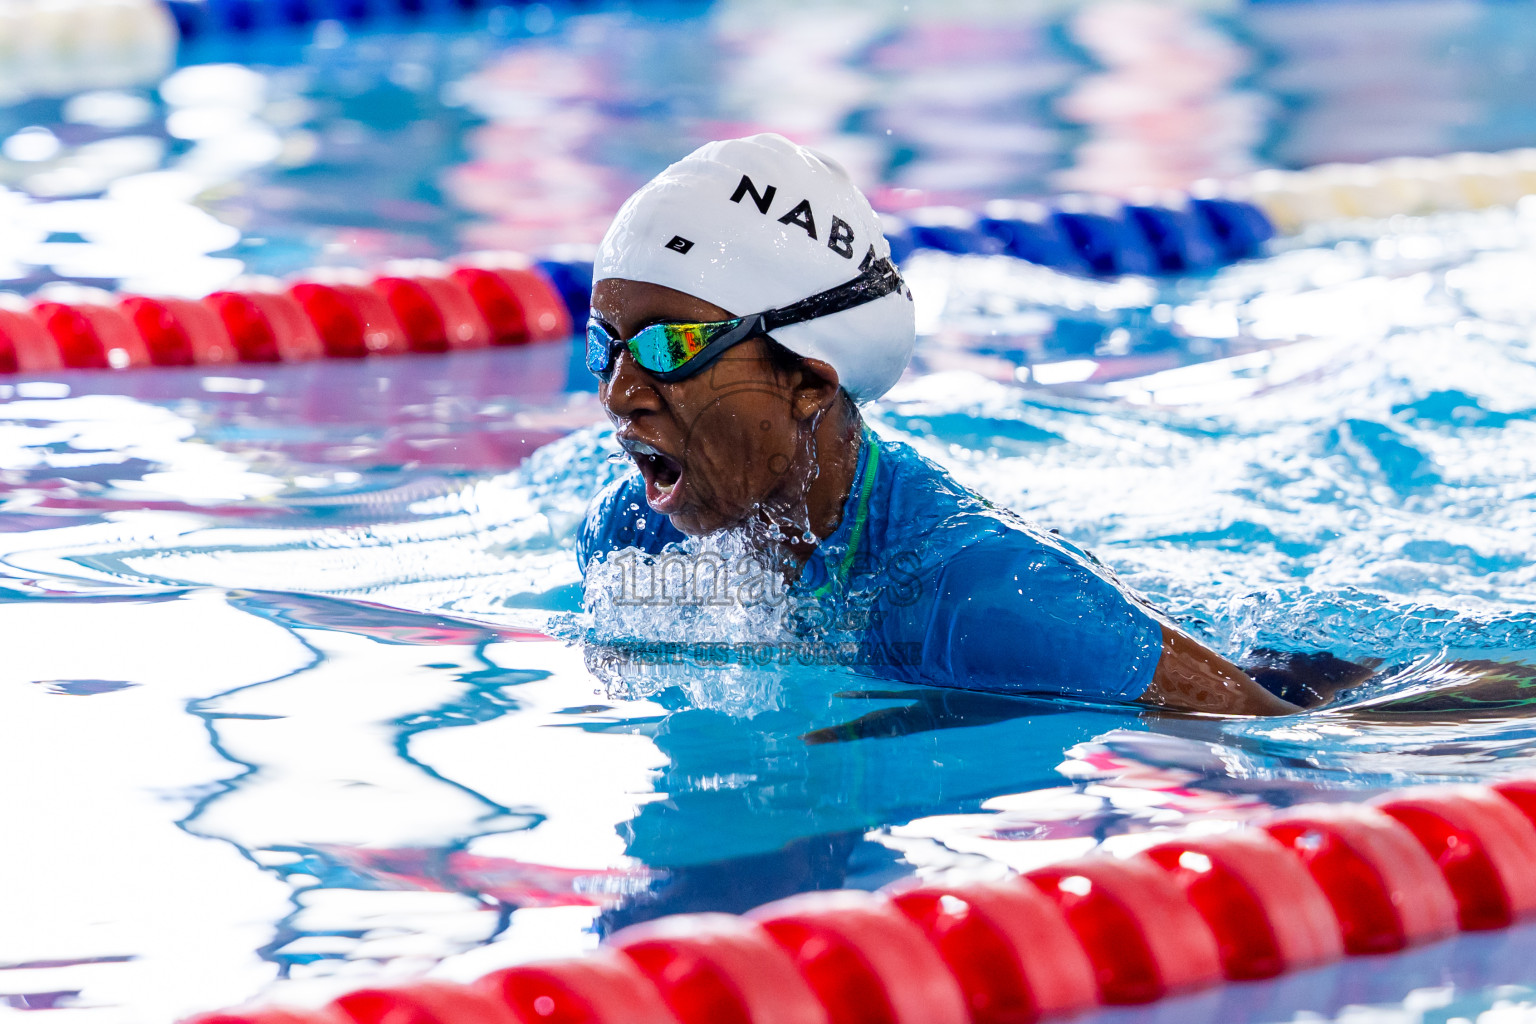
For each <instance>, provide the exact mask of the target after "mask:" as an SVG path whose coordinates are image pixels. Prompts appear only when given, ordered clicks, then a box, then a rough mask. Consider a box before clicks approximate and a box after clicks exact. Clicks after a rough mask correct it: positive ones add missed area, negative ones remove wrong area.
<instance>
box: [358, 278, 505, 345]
mask: <svg viewBox="0 0 1536 1024" xmlns="http://www.w3.org/2000/svg"><path fill="white" fill-rule="evenodd" d="M369 287H371V288H372V289H373V290H374V291H375V292H377V293H378V295H379V297H380V298H382V299H383V300H384V302H385V304H386V305H387V306H388V307H389V309H390V312H391V313H393V314H394V316H395V319H396V320H397V321H398V322H399V324H400V327H401V329H402V330H403V331H404V332H405V336H406V341H407V343H408V344H409V345H410V349H411V351H412V352H448V351H450V350H454V351H457V350H461V349H471V348H484V347H485V346H487V345H489V344H490V343H491V329H490V327H489V326H487V325H486V322H485V317H484V316H483V315H482V314H481V313H480V310H479V309H478V308H477V307H476V305H475V300H474V298H473V296H471V295H470V294H469V289H468V288H465V287H464V285H463V284H462V283H460V282H459V281H457V280H454V279H453V278H451V277H430V276H422V277H380V278H378V279H376V280H375V281H374V282H373V283H372V284H371V285H370V286H369Z"/></svg>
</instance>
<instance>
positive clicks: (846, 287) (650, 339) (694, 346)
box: [587, 249, 905, 382]
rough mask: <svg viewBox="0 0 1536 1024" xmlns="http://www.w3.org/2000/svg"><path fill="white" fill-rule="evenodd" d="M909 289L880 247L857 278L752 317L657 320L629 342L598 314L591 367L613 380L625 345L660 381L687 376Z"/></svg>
mask: <svg viewBox="0 0 1536 1024" xmlns="http://www.w3.org/2000/svg"><path fill="white" fill-rule="evenodd" d="M904 287H905V286H904V285H903V283H902V280H901V274H900V273H898V272H897V270H896V267H895V265H894V264H893V263H891V261H890V260H889V259H887V258H882V259H875V251H874V249H870V251H869V255H868V256H866V257H864V263H863V265H861V266H860V268H859V276H858V277H856V278H854V279H853V280H851V281H845V282H844V283H842V284H840V285H838V286H837V287H836V288H829V289H827V290H826V291H824V292H818V293H817V294H815V295H812V296H811V297H810V298H807V299H801V300H800V301H799V302H795V303H791V304H790V305H788V306H781V307H779V308H778V309H769V310H765V311H763V312H761V313H753V314H752V315H751V316H739V317H736V318H734V319H731V320H718V321H715V322H713V323H703V324H688V323H668V324H652V325H651V326H649V327H647V328H645V329H643V330H641V331H637V332H636V333H635V336H634V337H633V338H630V339H629V340H628V341H620V340H619V339H618V338H615V337H614V336H613V334H612V333H611V332H610V331H609V330H608V325H607V324H605V323H603V322H602V321H601V320H598V319H597V318H596V317H594V318H592V319H590V320H588V321H587V369H589V370H591V371H592V372H593V373H595V374H596V375H597V376H598V377H600V378H602V379H603V380H607V379H608V375H609V374H610V373H612V372H613V360H614V351H615V349H617V348H618V347H619V346H621V345H622V346H624V347H625V348H628V349H629V354H630V355H631V356H632V357H633V358H634V360H635V363H636V365H638V366H639V367H640V368H641V369H642V370H645V371H646V372H647V373H649V374H650V375H651V376H653V377H655V378H656V379H657V380H660V381H666V382H671V381H677V380H683V379H685V378H687V377H691V376H693V375H694V374H696V373H698V372H699V371H701V370H703V369H704V368H705V367H707V366H708V365H709V364H710V363H712V362H714V361H715V360H716V359H717V358H719V356H720V354H721V353H722V352H724V351H725V350H726V349H728V348H730V347H731V346H732V345H736V344H739V343H740V342H743V341H746V340H747V339H748V338H755V337H757V336H758V335H761V334H767V333H768V332H770V331H774V330H777V329H778V328H780V327H788V326H789V325H790V324H799V323H804V322H805V321H807V320H814V319H816V318H817V317H823V316H830V315H831V314H833V313H841V312H842V311H843V310H845V309H853V308H854V307H855V306H862V305H864V303H866V302H873V301H874V300H876V299H879V298H883V297H885V296H887V295H889V294H891V293H892V292H894V291H897V290H900V289H902V288H904Z"/></svg>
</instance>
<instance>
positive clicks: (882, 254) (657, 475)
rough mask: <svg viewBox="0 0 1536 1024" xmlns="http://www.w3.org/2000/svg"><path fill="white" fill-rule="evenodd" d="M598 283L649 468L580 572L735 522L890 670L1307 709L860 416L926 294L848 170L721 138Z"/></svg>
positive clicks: (599, 523) (621, 397)
mask: <svg viewBox="0 0 1536 1024" xmlns="http://www.w3.org/2000/svg"><path fill="white" fill-rule="evenodd" d="M594 282H595V283H594V286H593V291H592V313H591V320H590V322H589V325H588V328H587V339H586V359H587V365H588V368H589V369H591V370H592V372H593V373H595V374H596V375H597V376H598V378H599V380H600V388H599V397H600V399H601V401H602V404H603V407H604V409H605V410H606V411H607V414H608V416H609V418H610V419H611V420H612V422H613V425H614V428H615V430H616V432H617V437H618V441H619V444H620V445H622V446H623V448H624V450H625V452H626V453H628V455H629V456H630V457H631V458H632V459H633V460H634V462H635V470H634V471H633V472H631V473H629V474H628V475H626V476H624V477H623V478H621V479H619V480H617V481H615V482H614V483H613V484H612V485H610V486H609V487H608V488H607V489H605V490H604V491H603V492H602V493H601V494H600V495H599V496H598V497H597V499H596V500H595V501H594V502H593V505H592V507H591V508H590V509H589V511H588V513H587V517H586V521H585V523H584V524H583V526H582V529H581V532H580V535H579V538H578V544H577V553H578V557H579V558H580V560H581V564H582V568H583V572H586V571H587V567H588V564H589V562H590V560H591V559H592V558H594V557H598V556H604V557H606V556H607V555H608V554H611V553H614V552H617V551H619V550H621V549H625V548H639V549H640V550H642V551H645V552H649V553H652V554H660V553H661V552H662V551H663V549H664V548H665V547H666V546H667V545H669V544H674V543H679V542H682V541H683V540H684V539H685V538H686V537H697V536H701V535H704V534H709V533H712V532H714V531H718V530H722V529H727V528H731V529H740V530H744V531H746V533H747V534H748V535H750V536H752V537H753V538H754V539H755V541H756V543H757V545H758V546H759V547H760V548H761V549H762V551H763V552H764V554H765V556H767V557H769V558H771V559H773V560H774V561H775V563H776V564H777V565H778V566H779V567H780V569H781V570H782V571H783V572H784V573H785V575H786V577H787V578H788V579H790V580H791V581H792V586H793V587H794V588H796V591H795V592H796V593H799V594H802V595H815V596H816V597H818V598H821V599H822V603H826V604H827V605H828V606H829V607H842V606H854V605H857V606H858V608H859V614H858V615H857V616H852V617H849V618H848V621H854V622H856V624H857V630H858V635H859V636H860V643H861V647H862V649H863V650H866V651H868V652H872V654H873V656H871V657H869V658H868V659H866V660H865V662H864V664H865V665H866V666H867V667H868V668H869V669H871V670H873V671H874V672H876V673H877V674H879V675H882V676H887V677H891V678H897V679H902V680H905V681H908V682H913V683H922V684H927V685H929V686H944V687H959V688H963V689H970V690H982V691H988V692H993V693H1005V694H1021V695H1023V694H1028V695H1035V696H1042V695H1043V696H1058V697H1070V698H1074V699H1080V700H1092V701H1109V702H1127V703H1128V702H1140V703H1142V704H1147V705H1152V706H1155V707H1159V708H1166V709H1174V710H1182V711H1200V712H1212V713H1218V714H1227V715H1283V714H1287V713H1291V712H1294V711H1297V710H1298V707H1297V705H1295V704H1292V703H1290V702H1289V701H1286V700H1283V699H1281V698H1280V697H1278V696H1276V695H1275V694H1274V693H1272V692H1271V691H1270V690H1268V689H1266V688H1265V687H1264V686H1262V685H1260V683H1259V682H1257V681H1255V679H1254V678H1253V677H1252V676H1250V675H1249V674H1248V673H1246V672H1244V671H1243V670H1242V669H1241V668H1239V667H1238V666H1237V665H1236V664H1234V663H1233V662H1231V661H1229V660H1228V659H1226V658H1224V657H1222V656H1221V655H1219V654H1217V653H1215V652H1214V651H1212V650H1210V649H1209V648H1207V647H1205V646H1204V645H1203V644H1201V643H1200V642H1199V641H1198V640H1196V639H1194V638H1193V637H1191V636H1190V635H1189V634H1188V633H1186V632H1184V631H1183V630H1181V629H1179V628H1178V627H1177V626H1176V625H1174V624H1173V623H1171V622H1170V621H1169V620H1168V619H1166V618H1165V617H1163V616H1162V615H1160V614H1159V613H1158V612H1157V611H1156V610H1155V609H1153V608H1151V607H1150V606H1149V605H1148V604H1147V603H1146V602H1145V601H1144V600H1143V599H1141V598H1140V597H1138V596H1136V595H1135V594H1133V593H1131V592H1130V591H1129V590H1128V589H1127V588H1126V587H1124V586H1123V585H1122V584H1121V583H1120V582H1119V581H1118V580H1116V578H1115V577H1114V575H1113V573H1111V572H1110V571H1109V570H1108V569H1107V568H1106V567H1105V566H1103V565H1102V564H1101V563H1099V561H1098V560H1097V559H1096V558H1094V557H1093V556H1092V555H1091V554H1089V553H1087V552H1085V551H1083V550H1082V549H1080V548H1078V547H1076V546H1075V545H1073V544H1071V543H1069V542H1068V541H1066V540H1064V539H1062V538H1061V537H1059V536H1056V535H1055V534H1053V533H1049V532H1046V531H1043V530H1040V529H1037V528H1036V527H1034V526H1032V525H1030V524H1029V523H1027V522H1025V521H1024V520H1023V519H1021V518H1020V517H1018V516H1016V515H1014V514H1013V513H1011V512H1009V511H1007V510H1005V509H1001V508H998V507H996V506H994V505H993V504H991V503H990V502H988V501H986V500H985V499H983V498H981V497H979V496H978V495H975V494H973V493H971V492H970V491H968V490H966V489H965V488H964V487H962V486H961V485H960V484H958V483H957V482H956V481H955V480H953V479H952V478H951V477H950V476H949V475H948V474H946V473H945V472H944V471H943V470H942V469H940V468H939V467H938V466H936V465H934V464H933V463H931V462H929V461H928V460H926V459H924V458H923V457H921V456H920V455H918V454H917V453H916V452H915V451H913V450H912V449H911V448H910V447H908V446H907V445H904V444H900V443H897V442H892V441H886V440H882V439H881V438H879V437H878V436H877V435H876V434H875V433H874V431H873V430H871V429H870V427H869V426H868V424H866V423H865V422H864V420H863V418H862V416H861V415H860V412H859V405H860V403H863V402H868V401H871V400H873V399H876V398H879V397H880V396H881V395H883V394H885V392H886V391H887V390H888V389H889V388H890V387H891V386H892V385H893V384H895V383H896V380H897V378H899V377H900V376H901V373H902V371H903V370H904V369H905V368H906V365H907V361H908V360H909V358H910V357H911V355H912V349H913V345H914V342H915V331H914V320H913V312H912V298H911V294H910V292H909V291H908V290H907V288H906V286H905V284H904V283H903V282H902V280H901V277H900V274H899V273H898V271H897V269H896V267H895V266H894V265H892V263H891V260H890V249H889V246H888V244H887V243H886V241H885V239H884V237H883V235H882V234H881V230H880V221H879V218H878V216H877V215H876V214H875V213H874V211H873V210H872V209H871V208H870V205H869V202H868V201H867V200H866V199H865V198H864V196H863V194H862V193H860V192H859V190H858V189H857V188H856V187H855V186H854V184H853V183H852V181H851V180H850V179H849V177H848V175H847V173H846V172H845V171H844V170H843V169H842V168H841V167H839V166H838V165H837V164H836V163H834V162H833V161H831V160H829V159H827V158H825V157H822V156H820V155H818V154H817V153H815V152H813V151H812V150H809V149H806V148H803V147H800V146H797V145H795V144H793V143H791V142H790V141H788V140H787V139H784V138H782V137H780V136H778V135H756V136H752V137H750V138H745V139H735V140H731V141H724V142H714V143H710V144H708V145H706V146H703V147H702V148H700V149H698V150H697V151H695V152H694V153H692V154H691V155H689V156H688V157H687V158H685V159H684V160H682V161H680V162H678V163H676V164H673V165H672V166H671V167H669V168H667V169H666V170H665V171H663V172H662V173H661V174H660V175H658V176H657V177H656V178H655V179H653V180H652V181H651V182H650V183H649V184H647V185H645V186H644V187H643V188H641V189H640V191H638V192H637V193H635V194H634V195H633V196H632V197H630V199H629V200H628V201H627V202H626V203H625V204H624V206H623V208H622V209H621V210H620V211H619V213H618V215H617V217H616V218H615V220H614V222H613V225H612V226H611V227H610V228H609V230H608V233H607V235H606V237H604V239H603V242H602V245H601V247H600V249H599V253H598V258H597V262H596V267H595V274H594ZM658 513H659V514H658ZM1270 671H1271V674H1275V672H1276V670H1275V669H1274V667H1273V666H1270ZM1353 681H1358V680H1353Z"/></svg>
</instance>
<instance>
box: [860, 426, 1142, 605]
mask: <svg viewBox="0 0 1536 1024" xmlns="http://www.w3.org/2000/svg"><path fill="white" fill-rule="evenodd" d="M876 442H877V443H878V444H879V446H880V456H879V458H880V462H879V466H878V469H877V472H876V476H877V481H876V485H875V488H874V497H875V501H874V502H872V503H871V510H870V512H871V520H872V521H873V522H872V525H873V526H875V527H876V529H875V531H874V532H878V533H880V534H883V535H884V537H885V539H886V541H887V544H883V545H881V546H882V547H884V546H893V545H894V546H899V545H901V544H902V543H903V542H906V543H911V542H913V541H917V540H921V542H922V546H923V547H925V548H929V549H938V550H935V551H933V553H934V554H937V553H938V551H940V550H941V551H946V552H948V554H949V555H953V554H954V553H956V552H958V551H959V550H961V549H971V548H977V547H980V548H982V549H984V550H991V551H993V552H994V553H996V554H998V555H1002V554H1004V553H1005V552H1007V553H1010V554H1021V555H1025V556H1028V555H1031V554H1033V553H1042V552H1050V553H1052V554H1055V555H1057V556H1059V557H1065V558H1066V559H1068V560H1071V561H1075V562H1080V563H1081V564H1083V565H1084V566H1085V567H1089V568H1090V571H1092V572H1095V573H1097V574H1099V575H1105V576H1109V575H1111V574H1109V573H1108V570H1107V569H1106V568H1105V567H1104V565H1103V563H1101V562H1100V561H1099V560H1098V558H1096V557H1095V556H1094V555H1093V553H1092V552H1090V551H1088V550H1086V549H1084V548H1082V547H1079V546H1078V545H1077V544H1074V543H1073V542H1072V541H1070V540H1068V539H1067V538H1065V537H1063V536H1062V535H1061V534H1060V533H1059V532H1057V531H1055V530H1047V529H1045V528H1044V527H1042V526H1040V525H1038V524H1036V523H1034V522H1031V521H1030V520H1028V519H1026V518H1025V517H1024V516H1022V515H1020V514H1019V513H1017V512H1015V511H1014V510H1012V509H1010V508H1006V507H1004V506H1002V505H999V504H997V503H996V502H994V501H991V500H990V499H988V498H985V497H983V496H982V495H980V494H977V493H976V492H975V491H973V490H971V489H970V488H968V487H966V486H965V485H964V484H962V483H960V482H959V481H958V480H956V479H955V478H954V477H953V476H952V475H950V473H949V471H948V470H946V469H944V468H943V467H942V466H940V465H938V464H937V463H935V462H933V461H932V460H931V459H928V458H927V457H925V456H924V455H922V454H920V453H919V452H918V451H917V450H916V449H915V448H913V447H912V446H911V445H908V444H905V443H903V442H900V441H887V440H884V439H880V438H878V437H877V438H876ZM946 557H947V556H946ZM928 560H929V559H924V561H928Z"/></svg>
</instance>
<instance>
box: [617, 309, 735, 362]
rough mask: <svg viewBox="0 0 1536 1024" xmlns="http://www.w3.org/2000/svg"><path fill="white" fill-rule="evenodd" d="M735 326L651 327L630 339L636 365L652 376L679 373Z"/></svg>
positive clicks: (730, 323)
mask: <svg viewBox="0 0 1536 1024" xmlns="http://www.w3.org/2000/svg"><path fill="white" fill-rule="evenodd" d="M733 326H735V321H728V322H727V323H723V324H652V325H651V326H650V327H647V328H646V329H645V330H643V331H641V332H640V333H639V334H637V335H635V336H634V337H633V338H631V339H629V350H630V351H631V352H633V353H634V356H635V362H637V363H639V364H640V365H641V366H642V367H644V368H645V369H647V370H649V371H651V372H652V373H671V372H673V371H675V370H680V369H682V368H683V367H684V366H686V365H687V363H688V361H689V360H691V359H692V358H693V357H694V356H696V355H698V354H699V353H700V352H702V351H704V348H705V347H706V346H707V345H708V344H709V343H710V342H711V341H713V340H714V339H716V338H718V337H719V336H720V335H722V334H724V333H725V332H726V331H728V330H730V329H731V327H733Z"/></svg>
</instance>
